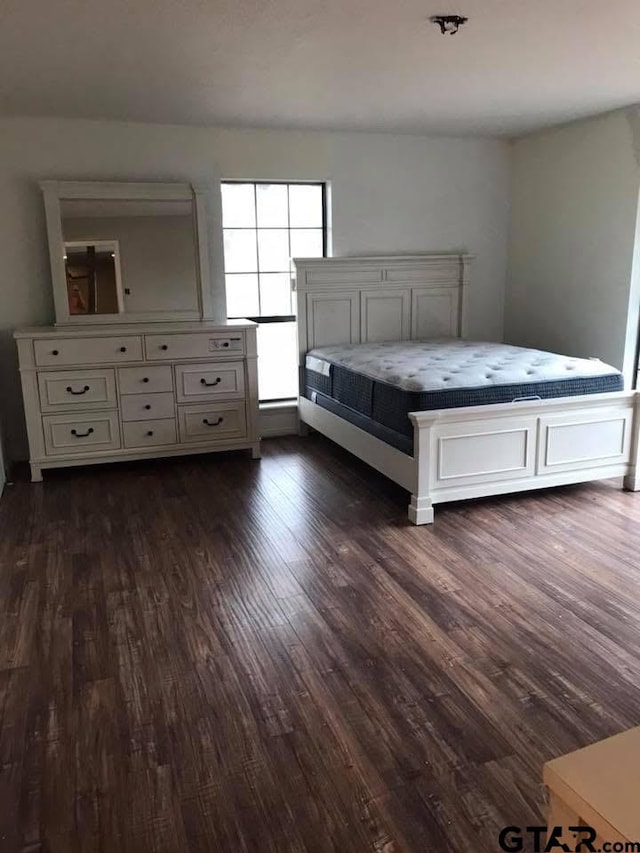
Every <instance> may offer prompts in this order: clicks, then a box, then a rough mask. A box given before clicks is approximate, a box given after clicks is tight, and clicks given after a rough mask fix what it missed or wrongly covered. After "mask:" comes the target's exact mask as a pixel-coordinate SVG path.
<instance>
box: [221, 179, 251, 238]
mask: <svg viewBox="0 0 640 853" xmlns="http://www.w3.org/2000/svg"><path fill="white" fill-rule="evenodd" d="M253 187H254V185H253V184H222V225H223V227H224V228H255V225H256V205H255V196H254V189H253Z"/></svg>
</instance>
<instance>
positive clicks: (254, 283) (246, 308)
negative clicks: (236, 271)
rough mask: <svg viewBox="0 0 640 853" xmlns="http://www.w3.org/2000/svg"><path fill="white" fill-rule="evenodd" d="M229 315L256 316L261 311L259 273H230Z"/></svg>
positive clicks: (228, 277)
mask: <svg viewBox="0 0 640 853" xmlns="http://www.w3.org/2000/svg"><path fill="white" fill-rule="evenodd" d="M225 278H226V282H227V317H256V316H257V315H258V314H259V313H260V302H259V301H258V276H257V275H228V276H225Z"/></svg>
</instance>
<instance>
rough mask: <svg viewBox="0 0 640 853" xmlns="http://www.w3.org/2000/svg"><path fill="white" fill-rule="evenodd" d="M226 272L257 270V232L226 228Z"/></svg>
mask: <svg viewBox="0 0 640 853" xmlns="http://www.w3.org/2000/svg"><path fill="white" fill-rule="evenodd" d="M223 233H224V269H225V272H228V273H229V272H257V270H258V259H257V256H256V232H255V231H236V230H234V229H233V228H225V229H224V232H223Z"/></svg>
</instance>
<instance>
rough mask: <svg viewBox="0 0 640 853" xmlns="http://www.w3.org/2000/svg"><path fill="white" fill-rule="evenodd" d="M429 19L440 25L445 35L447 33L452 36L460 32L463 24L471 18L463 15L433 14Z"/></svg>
mask: <svg viewBox="0 0 640 853" xmlns="http://www.w3.org/2000/svg"><path fill="white" fill-rule="evenodd" d="M429 20H430V21H431V23H432V24H437V25H438V26H439V27H440V32H441V33H442V35H443V36H444V35H446V34H447V33H448V34H449V35H450V36H452V35H455V33H457V32H458V30H459V29H460V27H461V26H462V24H466V23H467V21H468V20H469V18H464V17H463V16H462V15H432V16H431V17H430V18H429Z"/></svg>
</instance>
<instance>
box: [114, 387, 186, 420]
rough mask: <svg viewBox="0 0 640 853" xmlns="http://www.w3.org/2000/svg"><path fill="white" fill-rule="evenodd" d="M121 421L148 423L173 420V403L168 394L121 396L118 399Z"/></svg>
mask: <svg viewBox="0 0 640 853" xmlns="http://www.w3.org/2000/svg"><path fill="white" fill-rule="evenodd" d="M120 409H121V412H122V420H123V421H148V420H151V419H156V418H173V417H174V415H175V402H174V397H173V392H172V393H170V394H123V395H122V396H121V397H120Z"/></svg>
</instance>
